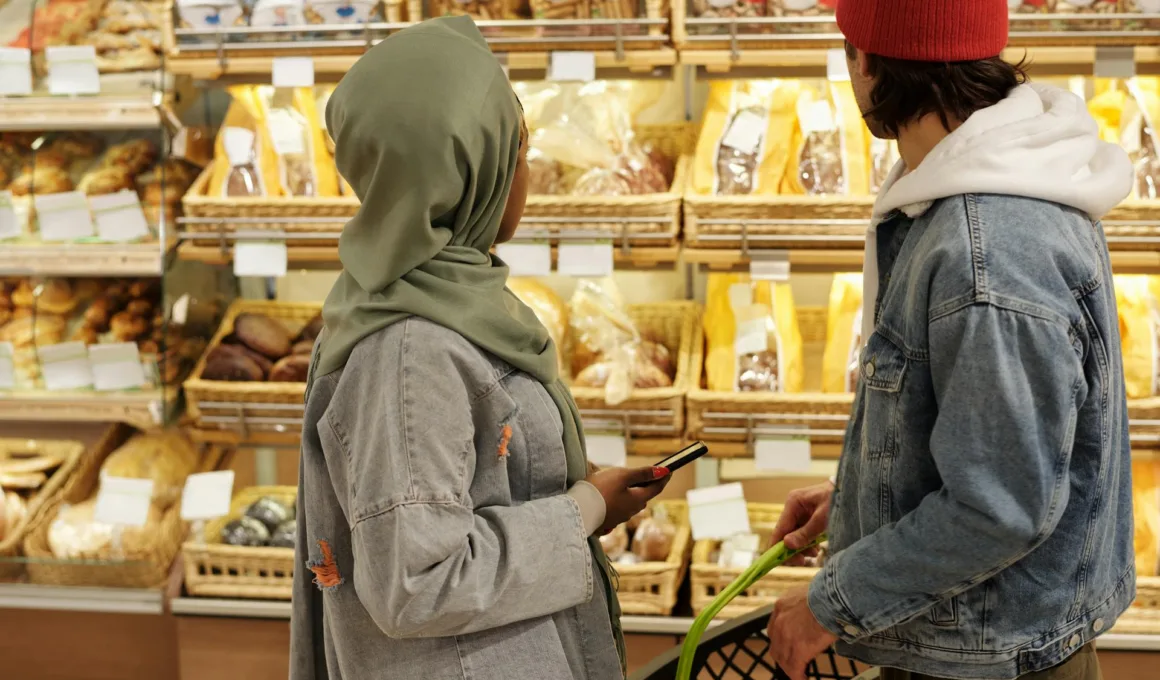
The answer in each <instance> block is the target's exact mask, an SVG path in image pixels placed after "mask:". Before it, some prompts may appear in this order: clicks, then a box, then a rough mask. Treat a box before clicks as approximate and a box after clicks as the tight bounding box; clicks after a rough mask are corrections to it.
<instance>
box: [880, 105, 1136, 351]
mask: <svg viewBox="0 0 1160 680" xmlns="http://www.w3.org/2000/svg"><path fill="white" fill-rule="evenodd" d="M1133 174H1134V171H1133V169H1132V163H1131V161H1130V160H1128V156H1127V154H1126V153H1125V152H1124V151H1123V149H1121V148H1120V147H1118V146H1116V145H1114V144H1109V143H1107V142H1104V141H1101V140H1100V137H1099V127H1098V126H1097V125H1096V122H1095V120H1094V119H1093V118H1092V117H1091V115H1090V114H1089V113H1088V111H1087V107H1086V106H1085V105H1084V102H1083V100H1081V99H1080V98H1079V97H1077V96H1076V95H1074V94H1072V93H1070V92H1067V91H1065V90H1061V89H1059V88H1055V87H1050V86H1047V85H1037V84H1028V85H1020V86H1019V87H1017V88H1015V89H1014V90H1012V91H1011V94H1010V96H1008V97H1007V98H1006V99H1004V100H1003V101H1001V102H999V103H998V104H996V105H994V106H992V107H989V108H986V109H981V110H979V111H976V112H975V113H974V114H973V115H971V117H970V118H968V119H967V121H966V122H965V123H963V124H962V125H961V126H959V128H958V129H957V130H955V131H954V132H952V133H951V134H949V135H947V136H946V137H945V138H943V140H942V141H941V142H939V143H938V144H937V145H935V147H934V149H932V150H931V152H930V153H929V154H927V156H926V158H925V159H923V161H922V163H920V164H919V166H918V167H917V168H915V169H914V171H913V172H909V173H908V172H907V170H906V166H905V165H904V164H903V163H902V161H899V162H898V163H897V164H896V165H895V166H894V169H893V170H891V171H890V175H889V176H888V177H887V179H886V181H885V182H884V183H883V185H882V189H881V191H879V193H878V200H877V201H875V203H874V214H873V217H872V219H871V221H870V228H869V229H868V230H867V232H866V260H865V263H864V266H863V269H862V271H863V284H862V337H863V338H868V337H870V334H871V333H873V332H874V303H875V301H876V300H877V298H878V241H877V237H876V233H877V227H878V224H879V223H880V222H881V221H882V220H883V218H884V217H886V215H887V214H889V213H890V212H891V211H893V210H901V211H902V212H904V213H905V214H906V215H907V216H908V217H911V218H915V217H919V216H920V215H922V214H923V213H925V212H926V211H927V210H928V209H929V208H930V206H931V205H932V203H933V202H934V201H936V200H938V199H940V198H946V197H947V196H958V195H960V194H1004V195H1007V196H1021V197H1026V198H1038V199H1042V200H1045V201H1051V202H1053V203H1059V204H1062V205H1066V206H1070V207H1073V208H1076V209H1077V210H1081V211H1083V212H1085V213H1087V214H1088V215H1091V216H1092V218H1093V219H1098V218H1100V217H1103V215H1105V214H1106V213H1107V212H1108V211H1109V210H1111V209H1112V208H1114V207H1115V206H1116V205H1117V204H1118V203H1119V202H1120V201H1122V200H1124V198H1125V197H1127V195H1128V194H1129V193H1130V192H1131V190H1132V182H1133Z"/></svg>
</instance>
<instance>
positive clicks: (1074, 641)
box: [1067, 633, 1082, 647]
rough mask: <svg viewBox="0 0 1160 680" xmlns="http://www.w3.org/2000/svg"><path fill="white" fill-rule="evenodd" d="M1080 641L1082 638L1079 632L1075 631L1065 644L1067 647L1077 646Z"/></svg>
mask: <svg viewBox="0 0 1160 680" xmlns="http://www.w3.org/2000/svg"><path fill="white" fill-rule="evenodd" d="M1080 642H1082V640H1081V639H1080V637H1079V633H1076V634H1075V635H1072V636H1071V639H1070V640H1068V641H1067V646H1068V647H1079V643H1080Z"/></svg>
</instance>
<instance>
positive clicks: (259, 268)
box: [234, 241, 287, 277]
mask: <svg viewBox="0 0 1160 680" xmlns="http://www.w3.org/2000/svg"><path fill="white" fill-rule="evenodd" d="M286 266H287V255H286V242H285V241H243V242H240V243H238V244H237V245H235V246H234V276H261V277H268V276H286Z"/></svg>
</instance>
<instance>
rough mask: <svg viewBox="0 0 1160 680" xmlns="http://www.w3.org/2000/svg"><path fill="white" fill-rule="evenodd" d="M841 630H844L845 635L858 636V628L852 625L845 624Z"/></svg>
mask: <svg viewBox="0 0 1160 680" xmlns="http://www.w3.org/2000/svg"><path fill="white" fill-rule="evenodd" d="M842 630H844V631H846V635H849V636H850V637H858V629H857V628H855V627H854V626H850V625H847V626H846V627H845V628H843V629H842Z"/></svg>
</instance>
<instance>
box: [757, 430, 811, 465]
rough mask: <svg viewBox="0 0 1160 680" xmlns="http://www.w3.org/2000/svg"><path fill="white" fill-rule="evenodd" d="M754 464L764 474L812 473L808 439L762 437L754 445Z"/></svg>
mask: <svg viewBox="0 0 1160 680" xmlns="http://www.w3.org/2000/svg"><path fill="white" fill-rule="evenodd" d="M753 462H754V465H755V466H756V467H757V469H758V470H760V471H762V472H793V473H806V472H809V471H810V463H811V462H812V459H811V457H810V440H809V438H808V437H760V438H758V440H757V441H756V442H754V443H753Z"/></svg>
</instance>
